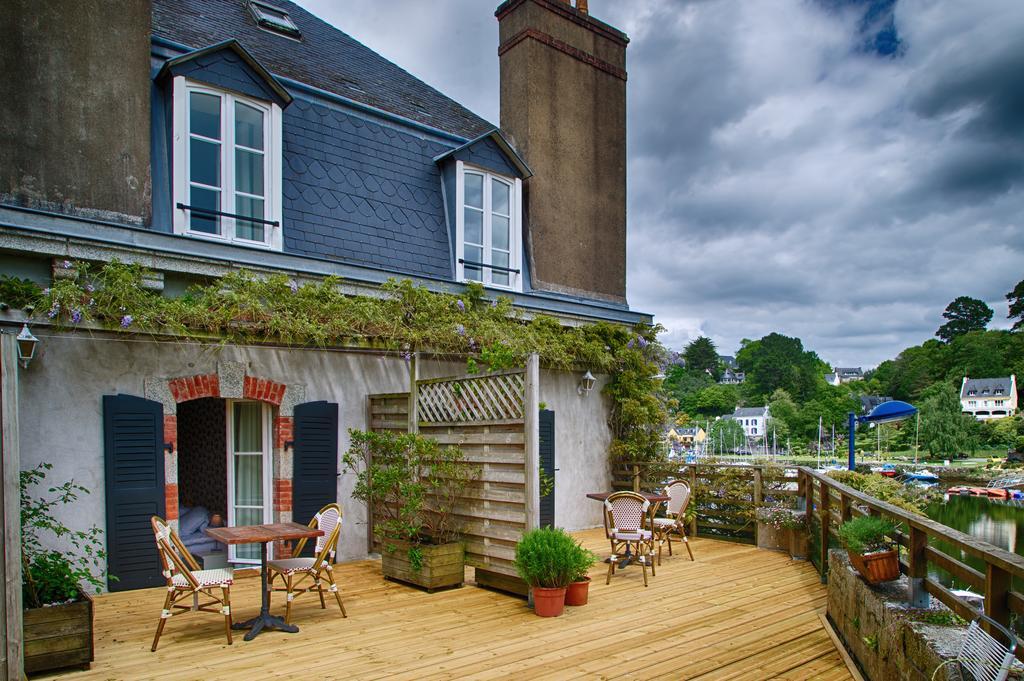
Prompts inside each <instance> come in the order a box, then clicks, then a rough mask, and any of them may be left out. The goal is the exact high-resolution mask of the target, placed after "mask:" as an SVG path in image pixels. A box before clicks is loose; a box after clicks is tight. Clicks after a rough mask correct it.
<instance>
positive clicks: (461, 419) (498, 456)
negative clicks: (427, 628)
mask: <svg viewBox="0 0 1024 681" xmlns="http://www.w3.org/2000/svg"><path fill="white" fill-rule="evenodd" d="M538 374H539V369H538V364H537V362H536V359H535V358H531V361H530V362H528V364H527V367H526V368H525V369H518V370H514V371H503V372H497V373H493V374H485V375H482V376H468V377H467V376H459V377H450V378H435V379H427V380H420V381H416V382H415V390H414V391H413V393H412V394H413V395H414V396H410V393H391V394H383V395H370V396H369V398H368V407H367V408H368V415H367V416H368V422H369V425H370V428H371V429H372V430H374V431H394V432H406V431H413V430H416V431H418V432H419V433H420V434H421V435H424V436H426V437H429V438H432V439H434V440H436V441H437V442H438V443H440V444H441V445H451V446H455V447H458V448H459V449H461V450H462V451H463V453H464V454H465V460H466V462H467V463H468V464H470V465H473V466H475V467H477V468H478V470H479V476H478V477H477V479H476V480H475V481H474V482H473V483H472V484H471V485H470V486H469V487H468V488H467V489H466V491H465V492H464V493H463V495H462V497H461V498H460V499H459V502H458V503H457V505H456V508H455V520H456V522H457V523H458V524H459V525H460V526H461V533H462V539H463V542H464V544H465V547H466V564H467V565H470V566H473V567H475V568H477V582H478V583H488V584H490V585H493V586H499V587H503V588H508V589H510V590H520V589H519V587H518V585H516V584H513V582H514V581H515V580H510V579H507V578H514V577H515V576H516V570H515V567H514V565H513V559H514V558H515V547H516V543H517V542H518V541H519V538H520V536H522V534H523V532H524V531H525V530H527V529H529V528H533V527H536V526H537V522H538V521H537V518H538V501H539V500H538V497H537V494H538V486H537V476H538V465H539V463H538V460H537V439H538V434H537V420H538V406H537V379H538ZM411 406H414V407H415V410H416V413H418V415H419V418H418V420H417V421H416V423H414V424H413V423H410V420H409V413H410V407H411ZM527 462H532V463H531V464H530V465H528V463H527ZM485 573H486V574H485Z"/></svg>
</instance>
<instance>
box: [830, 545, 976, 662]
mask: <svg viewBox="0 0 1024 681" xmlns="http://www.w3.org/2000/svg"><path fill="white" fill-rule="evenodd" d="M828 564H829V571H828V616H829V619H830V620H832V625H833V626H834V627H835V629H836V631H837V632H838V633H839V636H840V637H841V638H842V639H843V641H844V643H845V644H846V648H847V650H849V651H850V654H851V655H853V658H854V659H855V660H856V661H857V664H858V665H859V666H860V668H861V670H862V671H863V672H864V675H865V677H866V678H868V679H871V680H872V681H883V680H884V681H931V679H932V678H933V676H932V675H933V674H934V673H935V670H936V669H937V668H938V667H939V665H940V664H942V662H943V661H945V660H948V659H952V658H954V657H956V651H957V649H958V647H959V645H960V642H961V640H962V638H963V635H964V633H965V631H966V627H951V626H938V625H933V624H925V623H923V622H915V621H912V620H910V619H908V614H909V613H908V611H907V609H906V608H905V607H904V605H903V604H904V603H905V602H906V599H907V587H908V585H907V580H906V578H905V577H900V579H898V580H896V581H893V582H888V583H886V584H882V585H879V586H877V587H873V586H869V585H868V584H867V582H865V581H864V580H863V579H861V578H860V576H859V575H858V574H857V571H856V570H855V569H854V568H853V566H851V565H850V559H849V558H848V557H847V556H846V552H845V551H840V550H833V551H830V552H829V560H828ZM932 607H933V608H945V606H942V605H941V604H939V603H938V602H936V601H934V600H933V606H932ZM959 678H960V676H959V673H958V671H957V667H956V665H954V664H950V665H946V666H944V667H943V668H942V669H941V670H939V673H938V674H937V675H935V676H934V679H935V681H946V680H949V681H952V680H954V679H959Z"/></svg>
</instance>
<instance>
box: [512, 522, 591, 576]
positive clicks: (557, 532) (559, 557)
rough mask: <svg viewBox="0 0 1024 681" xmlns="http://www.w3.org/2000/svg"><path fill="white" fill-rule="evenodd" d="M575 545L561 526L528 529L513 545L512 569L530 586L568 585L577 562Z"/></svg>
mask: <svg viewBox="0 0 1024 681" xmlns="http://www.w3.org/2000/svg"><path fill="white" fill-rule="evenodd" d="M578 548H579V547H578V545H577V543H576V541H575V540H574V539H573V538H572V537H570V536H569V535H568V534H567V533H566V532H565V530H563V529H561V528H552V527H542V528H540V529H536V530H530V531H529V532H526V533H524V534H523V536H522V537H521V538H520V539H519V543H518V544H516V558H515V565H516V571H517V572H518V573H519V576H520V577H522V579H523V581H524V582H526V583H527V584H529V585H530V586H533V587H542V588H548V589H558V588H562V587H565V586H568V585H569V584H571V583H572V581H573V579H574V578H575V577H576V576H577V574H578V572H577V571H578V569H579V566H580V564H581V563H580V557H579V554H578Z"/></svg>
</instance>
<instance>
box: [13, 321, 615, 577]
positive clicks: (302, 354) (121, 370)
mask: <svg viewBox="0 0 1024 681" xmlns="http://www.w3.org/2000/svg"><path fill="white" fill-rule="evenodd" d="M36 335H37V336H39V338H40V340H41V343H40V345H39V349H38V351H37V356H36V359H35V360H34V361H33V362H32V365H31V366H30V367H29V368H28V369H27V370H25V371H22V373H21V395H20V426H21V457H22V468H31V467H34V466H35V465H37V464H38V463H40V462H44V461H45V462H49V463H52V464H53V465H54V468H53V470H52V471H51V472H50V474H49V477H48V480H50V481H52V482H63V481H65V480H67V479H70V478H74V479H75V481H77V482H79V483H81V484H82V485H84V486H85V487H86V488H88V489H89V490H91V494H88V495H84V496H83V497H82V498H81V499H80V500H79V502H77V503H76V504H75V506H74V507H73V508H72V509H68V510H67V512H66V514H65V515H66V517H65V521H66V522H68V523H69V524H71V525H73V526H75V527H80V528H85V527H87V526H89V525H91V524H93V523H95V524H97V525H99V526H100V527H101V528H102V527H105V524H106V498H105V495H104V453H103V413H102V396H103V395H113V394H118V393H121V394H131V395H137V396H144V395H145V387H144V381H145V380H146V379H147V378H152V377H175V376H190V375H195V374H203V373H211V372H215V371H216V368H217V365H218V363H224V362H242V363H245V364H246V365H247V373H248V374H250V375H253V376H259V377H263V378H268V379H271V380H275V381H280V382H284V383H287V384H289V385H295V384H301V385H304V386H305V398H304V399H305V400H306V401H314V400H327V401H330V402H337V403H338V405H339V424H338V427H339V448H340V450H341V451H342V452H343V451H345V450H346V449H347V448H348V443H349V439H348V430H349V429H350V428H360V429H362V428H366V425H367V424H366V399H365V398H366V395H367V394H371V393H384V392H404V391H405V390H406V389H407V384H406V381H407V380H408V373H407V367H406V364H405V363H404V362H403V361H402V360H401V359H399V358H396V357H382V356H379V355H369V354H357V353H346V352H327V351H314V350H284V349H272V348H257V347H238V346H216V345H212V346H211V345H200V344H194V343H168V342H154V341H150V340H147V339H145V338H137V339H124V338H118V337H113V336H103V335H97V336H93V337H89V336H87V335H85V334H83V333H79V334H68V335H65V334H59V333H55V332H47V331H41V330H37V331H36ZM463 369H464V365H463V364H462V363H457V362H438V361H433V360H424V361H422V362H421V365H420V373H421V375H422V376H424V377H433V376H450V375H455V374H458V373H460V372H461V371H462V370H463ZM579 380H580V375H579V374H578V373H569V372H551V371H544V372H542V374H541V387H540V399H541V400H542V401H544V402H546V403H547V406H548V408H549V409H553V410H555V412H556V453H557V465H558V467H559V468H560V469H561V470H559V471H558V472H557V473H556V510H555V519H556V523H557V524H558V525H559V526H561V527H565V528H568V529H578V528H583V527H593V526H596V525H599V524H600V523H601V515H600V506H599V505H598V504H597V503H596V502H593V501H590V500H588V499H586V497H585V495H586V493H587V492H593V491H597V490H605V489H608V487H609V484H610V482H609V478H608V465H607V457H608V443H609V435H608V429H607V425H606V410H605V407H606V400H605V398H603V397H602V396H601V394H600V390H601V387H602V386H603V385H604V382H605V379H604V377H601V378H599V379H598V383H597V385H596V386H595V388H594V390H593V392H592V393H591V394H590V395H588V396H586V397H583V396H580V395H578V394H577V391H576V387H577V385H578V383H579ZM353 482H354V481H353V478H352V476H342V477H340V478H339V479H338V499H339V502H340V503H341V505H342V508H343V510H344V513H345V521H344V524H343V526H342V534H341V541H340V543H339V560H352V559H358V558H362V557H364V556H365V555H366V512H365V508H364V507H363V506H362V505H361V504H359V503H357V502H355V501H354V500H352V498H351V492H352V485H353Z"/></svg>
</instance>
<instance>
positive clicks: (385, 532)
mask: <svg viewBox="0 0 1024 681" xmlns="http://www.w3.org/2000/svg"><path fill="white" fill-rule="evenodd" d="M349 435H350V437H351V442H352V444H351V447H350V448H349V450H348V452H346V453H345V456H344V457H343V459H342V462H343V466H344V470H346V471H351V472H354V473H355V474H356V484H355V488H354V489H353V491H352V496H353V497H355V498H356V499H358V500H359V501H362V502H363V503H364V504H366V506H367V513H372V514H373V532H374V536H375V537H376V539H377V541H378V542H380V544H381V569H382V571H383V573H384V576H385V577H387V578H390V579H393V580H397V581H400V582H405V583H408V584H415V585H417V586H421V587H423V588H425V589H426V590H427V591H428V592H430V593H433V591H434V590H435V589H439V588H442V587H450V586H461V585H462V582H463V579H464V576H465V564H464V561H463V548H462V544H461V543H460V542H459V541H458V539H459V527H458V526H457V525H456V523H455V517H454V510H455V505H456V503H457V502H458V499H459V496H460V495H461V494H462V492H463V491H464V490H465V489H466V486H467V485H469V483H470V482H471V481H472V480H473V479H474V478H475V477H476V473H477V469H476V468H474V467H472V466H469V465H467V464H466V463H465V460H464V455H463V453H462V450H460V449H457V448H455V447H441V446H440V445H439V444H438V443H437V442H436V441H435V440H432V439H430V438H426V437H423V436H421V435H418V434H415V433H400V434H399V433H391V432H382V433H374V432H363V431H359V430H352V431H349Z"/></svg>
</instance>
